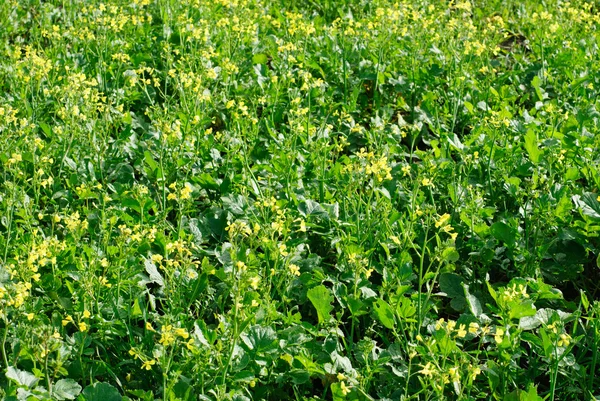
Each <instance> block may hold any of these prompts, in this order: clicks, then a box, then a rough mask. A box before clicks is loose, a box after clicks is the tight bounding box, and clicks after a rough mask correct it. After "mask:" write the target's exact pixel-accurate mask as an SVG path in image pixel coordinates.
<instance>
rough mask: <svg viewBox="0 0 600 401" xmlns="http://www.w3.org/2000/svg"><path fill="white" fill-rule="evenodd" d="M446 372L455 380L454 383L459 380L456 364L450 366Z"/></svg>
mask: <svg viewBox="0 0 600 401" xmlns="http://www.w3.org/2000/svg"><path fill="white" fill-rule="evenodd" d="M448 373H449V374H450V379H452V381H453V382H455V383H459V382H460V372H459V370H458V366H454V367H452V368H450V369H449V370H448Z"/></svg>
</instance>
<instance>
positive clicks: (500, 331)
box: [494, 327, 504, 344]
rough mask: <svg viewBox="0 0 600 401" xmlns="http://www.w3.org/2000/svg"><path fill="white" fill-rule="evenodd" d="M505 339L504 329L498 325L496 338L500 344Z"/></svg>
mask: <svg viewBox="0 0 600 401" xmlns="http://www.w3.org/2000/svg"><path fill="white" fill-rule="evenodd" d="M503 339H504V329H503V328H500V327H497V328H496V334H495V335H494V340H495V341H496V343H498V344H500V343H501V342H502V340H503Z"/></svg>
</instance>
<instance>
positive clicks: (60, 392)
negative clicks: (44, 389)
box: [52, 379, 81, 400]
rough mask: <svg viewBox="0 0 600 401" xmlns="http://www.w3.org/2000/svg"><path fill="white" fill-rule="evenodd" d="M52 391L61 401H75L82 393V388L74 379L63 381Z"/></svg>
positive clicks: (58, 382)
mask: <svg viewBox="0 0 600 401" xmlns="http://www.w3.org/2000/svg"><path fill="white" fill-rule="evenodd" d="M52 390H53V394H54V396H55V397H56V398H58V399H59V400H74V399H75V397H77V396H78V395H79V393H80V392H81V386H80V385H79V384H78V383H77V382H76V381H75V380H73V379H61V380H59V381H57V382H56V383H55V384H54V387H52Z"/></svg>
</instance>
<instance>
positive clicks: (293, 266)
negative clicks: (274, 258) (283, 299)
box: [288, 263, 300, 276]
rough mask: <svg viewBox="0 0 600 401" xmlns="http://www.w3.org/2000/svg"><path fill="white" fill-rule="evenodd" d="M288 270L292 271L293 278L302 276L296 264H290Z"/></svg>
mask: <svg viewBox="0 0 600 401" xmlns="http://www.w3.org/2000/svg"><path fill="white" fill-rule="evenodd" d="M288 269H290V274H291V275H292V276H299V275H300V267H299V266H298V265H296V264H293V263H292V264H290V266H289V267H288Z"/></svg>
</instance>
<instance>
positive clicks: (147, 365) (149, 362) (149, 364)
mask: <svg viewBox="0 0 600 401" xmlns="http://www.w3.org/2000/svg"><path fill="white" fill-rule="evenodd" d="M154 364H156V361H155V360H154V359H149V360H147V361H144V362H143V363H142V369H145V370H152V365H154Z"/></svg>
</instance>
